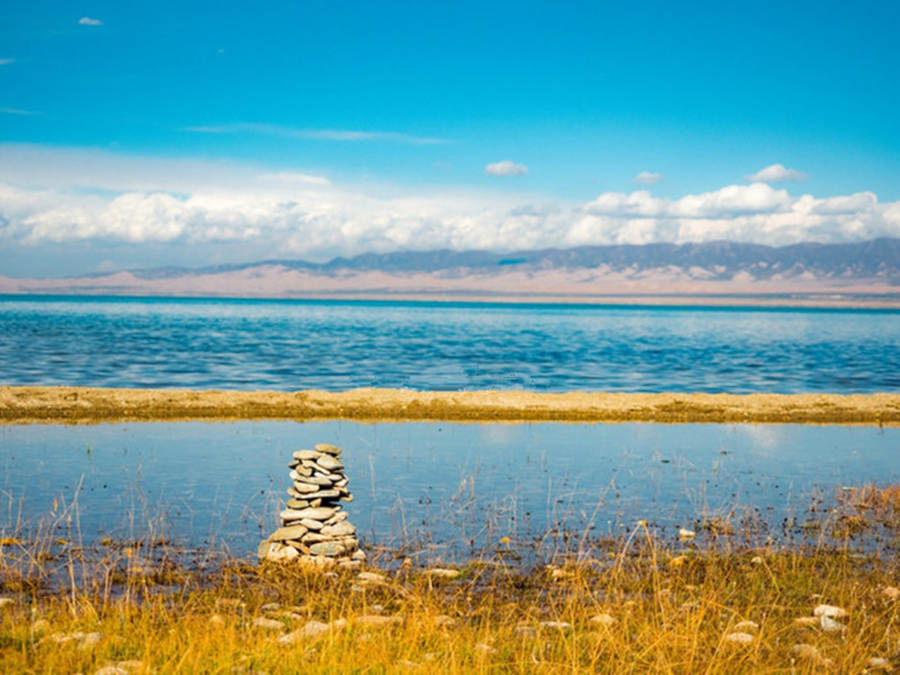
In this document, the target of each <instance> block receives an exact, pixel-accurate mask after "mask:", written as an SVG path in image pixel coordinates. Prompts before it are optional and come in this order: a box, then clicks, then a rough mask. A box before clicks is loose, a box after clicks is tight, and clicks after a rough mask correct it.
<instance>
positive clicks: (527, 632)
mask: <svg viewBox="0 0 900 675" xmlns="http://www.w3.org/2000/svg"><path fill="white" fill-rule="evenodd" d="M516 635H519V636H521V637H529V638H533V637H536V636H537V628H535V627H534V626H529V625H528V624H522V623H520V624H519V625H518V626H516Z"/></svg>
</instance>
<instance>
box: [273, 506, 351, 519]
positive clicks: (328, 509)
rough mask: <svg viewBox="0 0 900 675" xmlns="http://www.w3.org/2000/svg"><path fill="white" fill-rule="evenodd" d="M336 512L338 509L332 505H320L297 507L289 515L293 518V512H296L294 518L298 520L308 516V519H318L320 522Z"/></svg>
mask: <svg viewBox="0 0 900 675" xmlns="http://www.w3.org/2000/svg"><path fill="white" fill-rule="evenodd" d="M337 512H338V509H336V508H335V507H333V506H322V507H319V508H314V507H310V508H306V509H299V510H297V511H293V513H292V514H291V517H292V518H293V514H294V513H296V514H297V517H296V520H300V519H301V518H309V519H310V520H318V521H320V522H324V521H326V520H328V519H329V518H331V517H332V516H333V515H334V514H335V513H337ZM282 517H284V516H282Z"/></svg>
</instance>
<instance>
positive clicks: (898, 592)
mask: <svg viewBox="0 0 900 675" xmlns="http://www.w3.org/2000/svg"><path fill="white" fill-rule="evenodd" d="M881 593H882V595H884V597H886V598H887V599H888V600H900V588H897V587H896V586H885V587H884V588H883V589H882V591H881Z"/></svg>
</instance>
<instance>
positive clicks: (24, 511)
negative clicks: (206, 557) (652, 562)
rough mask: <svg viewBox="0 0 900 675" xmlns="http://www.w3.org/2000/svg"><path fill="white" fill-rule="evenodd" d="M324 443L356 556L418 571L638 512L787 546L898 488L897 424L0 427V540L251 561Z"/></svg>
mask: <svg viewBox="0 0 900 675" xmlns="http://www.w3.org/2000/svg"><path fill="white" fill-rule="evenodd" d="M317 442H333V443H337V444H338V445H341V446H342V447H343V448H344V463H345V465H346V470H347V475H348V477H349V478H350V485H349V487H350V489H351V490H352V491H353V494H354V500H353V501H352V502H349V503H347V504H346V505H345V508H346V509H347V510H348V511H349V513H350V520H351V521H352V522H353V523H354V524H355V525H356V526H357V528H358V530H359V532H360V535H361V538H362V542H363V545H364V547H366V548H367V549H369V550H371V549H372V547H373V546H377V545H387V546H394V545H404V546H406V547H407V549H408V550H409V551H410V552H411V554H412V555H414V556H416V557H418V558H420V559H423V560H425V561H429V562H433V561H436V560H443V561H451V560H457V559H460V558H463V557H465V556H466V555H467V554H469V553H470V552H471V551H472V550H473V549H474V550H475V551H478V550H484V549H485V547H490V546H491V545H496V543H497V542H498V541H499V540H500V538H503V537H510V538H511V539H512V540H513V542H515V543H518V542H522V541H530V542H534V541H538V542H539V548H540V549H541V550H540V552H539V555H546V554H547V553H548V550H549V551H550V552H552V551H553V550H555V548H556V547H557V546H560V545H562V544H561V543H560V541H559V540H558V539H556V538H554V537H553V536H548V533H551V532H553V531H556V532H562V531H566V532H574V533H576V534H581V535H584V536H587V537H589V538H590V539H591V540H597V539H598V538H604V537H607V538H608V537H620V536H622V535H624V534H627V532H628V531H629V529H630V528H633V527H634V524H635V522H636V521H638V520H647V521H648V522H649V523H650V526H651V528H653V529H654V530H655V531H657V532H659V533H660V535H661V536H662V537H664V538H667V539H668V540H669V541H677V532H678V528H679V527H693V528H697V530H698V531H699V530H700V528H699V525H700V524H701V522H702V521H703V519H704V518H723V519H725V520H727V521H729V522H730V523H732V524H733V525H734V526H735V528H736V530H738V538H741V537H744V536H749V537H750V541H751V543H761V542H766V541H769V540H771V542H772V543H773V544H774V545H779V544H790V543H792V541H793V540H794V538H796V537H801V538H802V537H804V536H808V534H804V533H803V529H802V524H803V523H804V521H805V520H806V519H807V518H808V517H810V516H811V515H812V512H811V511H810V508H818V514H817V515H818V516H821V515H822V513H823V510H822V509H823V507H824V508H829V507H830V505H832V504H833V503H834V499H835V496H836V495H837V494H839V493H840V491H841V488H842V487H844V486H861V485H863V484H866V483H877V484H879V485H884V484H890V483H896V482H897V481H900V429H898V428H887V429H878V428H874V427H837V426H802V425H765V426H763V425H690V424H688V425H659V424H583V425H581V424H580V425H572V424H554V423H540V424H519V425H506V424H450V423H390V424H387V423H385V424H361V423H354V422H341V421H333V422H309V423H298V422H281V421H278V422H274V421H269V422H266V421H252V422H251V421H247V422H234V423H202V422H176V423H139V424H100V425H96V426H74V427H73V426H54V425H30V426H29V425H13V426H0V467H2V470H0V477H2V482H0V535H9V534H11V533H13V532H16V531H35V530H37V529H38V528H39V526H40V525H41V524H44V525H46V524H48V523H52V522H56V530H55V534H57V535H59V536H62V537H64V538H67V539H69V540H72V539H74V540H76V541H79V542H84V543H86V544H87V543H90V542H94V541H97V540H98V539H99V538H101V537H104V536H113V537H120V538H136V539H144V538H145V537H147V535H148V534H149V535H153V536H158V535H160V534H163V533H164V534H165V535H166V536H168V537H170V538H172V539H173V540H174V541H175V542H177V543H178V544H179V545H181V546H187V547H192V548H200V549H207V548H210V549H219V548H222V547H224V548H226V549H227V550H229V551H231V552H232V553H235V554H238V555H245V554H248V553H249V552H252V551H254V550H255V546H256V543H257V542H258V540H259V539H260V538H262V537H264V536H266V535H268V534H269V533H271V532H272V531H273V530H274V528H275V527H276V526H277V525H278V522H277V514H278V512H279V510H280V509H281V508H282V505H283V500H284V499H286V497H287V495H286V489H287V488H288V487H289V485H290V479H289V477H288V468H287V463H288V461H289V458H290V455H291V452H292V451H293V450H296V449H299V448H302V447H311V446H312V445H314V444H315V443H317ZM73 502H77V506H78V508H77V509H72V510H70V511H68V512H67V513H68V517H63V518H60V516H61V515H62V514H64V513H65V508H64V505H66V504H71V503H73ZM54 504H55V507H54ZM73 514H77V517H76V516H75V515H73ZM746 524H749V525H750V526H751V527H750V528H749V529H748V528H744V527H742V525H746ZM748 533H749V534H748ZM877 534H878V533H877V532H875V533H874V535H877ZM812 536H813V538H814V539H815V537H816V536H818V535H817V534H816V533H813V534H812ZM703 537H704V534H703V532H700V540H698V541H700V542H701V543H702V540H703ZM897 544H898V542H897V541H896V535H895V534H894V535H890V533H888V534H887V536H886V539H885V540H884V541H881V542H879V541H878V540H877V536H876V537H875V539H873V540H871V541H870V542H869V543H868V544H867V545H866V546H867V547H868V548H870V549H871V548H873V547H874V548H875V549H877V550H881V551H883V552H894V553H896V552H897V551H896V547H897ZM569 545H571V542H570V543H569Z"/></svg>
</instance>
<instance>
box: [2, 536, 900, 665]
mask: <svg viewBox="0 0 900 675" xmlns="http://www.w3.org/2000/svg"><path fill="white" fill-rule="evenodd" d="M29 546H30V544H29V543H24V542H20V543H16V544H8V545H7V546H6V547H5V548H4V550H5V551H6V553H5V554H4V556H5V557H4V560H5V561H7V560H10V561H11V560H12V559H13V558H12V556H13V553H12V551H11V549H15V550H16V551H18V552H19V554H22V553H23V552H25V551H26V549H28V547H29ZM32 553H34V552H32ZM140 557H141V556H140V553H139V551H136V550H135V548H134V547H114V548H109V549H107V554H106V557H105V560H104V562H103V564H100V563H98V562H96V561H95V562H93V563H91V565H92V567H91V570H92V571H93V572H94V573H95V574H94V576H93V577H89V576H85V575H84V574H83V573H82V574H79V573H75V572H73V574H72V575H71V579H64V580H63V581H62V583H61V584H60V585H59V586H58V587H52V586H47V585H42V584H40V583H33V584H30V585H29V584H25V585H22V584H18V583H16V582H15V581H14V580H13V583H12V584H9V583H7V582H8V581H9V580H10V579H9V578H8V577H7V576H6V575H5V574H4V576H3V577H2V579H3V586H4V590H3V593H4V596H5V597H6V598H7V599H8V600H6V601H3V602H4V603H5V604H4V605H3V606H2V607H0V671H2V672H48V673H49V672H53V673H58V672H71V673H74V672H82V673H94V672H97V671H98V670H100V669H101V668H104V667H108V666H115V667H118V668H119V669H120V672H136V673H141V672H158V673H167V672H183V673H195V672H213V673H232V672H241V673H243V672H246V673H251V672H269V673H282V672H285V673H287V672H334V673H344V672H407V671H412V672H449V673H457V672H492V673H493V672H549V673H568V672H591V671H600V672H615V673H627V672H672V673H695V672H727V673H734V672H822V671H823V670H824V669H830V670H832V671H833V672H863V670H864V669H866V667H867V664H868V662H869V660H870V659H871V658H873V657H876V658H884V659H887V660H888V664H889V665H890V664H891V663H893V664H895V665H896V664H897V663H898V658H900V591H898V590H897V589H896V588H895V586H896V585H897V583H898V576H897V575H898V562H897V560H896V559H890V560H887V559H885V560H881V559H879V558H877V557H873V556H869V557H866V556H860V555H854V554H852V553H850V552H848V551H840V550H833V549H832V550H827V551H826V550H818V551H809V552H801V551H775V550H743V551H738V552H730V553H723V552H716V551H715V550H707V551H699V552H698V551H694V552H687V553H685V552H684V551H683V550H681V549H680V548H678V549H665V548H661V547H660V544H659V542H658V541H657V540H656V539H655V538H654V536H653V535H652V534H651V532H650V531H648V530H647V529H646V528H645V527H643V526H641V527H638V528H637V529H636V530H635V531H634V534H633V535H632V536H631V537H630V538H629V539H628V540H627V541H622V542H619V543H618V544H616V545H615V546H614V547H613V548H610V550H609V553H608V554H607V556H606V557H604V558H594V559H584V560H581V561H579V562H577V563H576V562H570V563H561V564H560V565H559V566H554V567H547V568H543V567H542V568H535V569H522V568H521V567H519V566H515V565H512V566H511V565H508V564H507V563H506V562H504V559H503V558H502V557H499V556H495V557H493V558H492V559H487V560H481V561H478V562H475V563H471V564H469V565H468V566H465V567H463V568H461V569H460V574H459V576H458V577H456V578H443V577H439V576H435V575H433V574H429V573H428V570H427V569H416V568H414V567H413V566H411V565H404V564H399V565H398V564H393V565H392V568H391V569H387V565H386V564H383V565H380V567H382V568H383V569H381V570H379V568H378V567H379V565H378V563H377V562H376V566H375V567H373V568H369V569H368V570H367V571H369V572H374V573H376V574H381V575H383V579H379V578H377V577H371V578H367V577H366V575H363V577H362V578H361V577H360V576H359V573H360V570H351V569H335V570H333V571H326V570H316V569H308V568H304V567H300V566H297V565H277V564H265V565H260V566H257V565H250V564H247V563H243V562H240V561H230V562H226V563H225V564H224V565H223V566H218V567H216V571H213V572H201V571H196V570H193V571H192V570H190V569H185V568H179V569H177V570H175V569H174V567H173V568H172V569H170V572H175V571H177V574H176V573H172V574H169V575H166V574H157V572H156V571H153V572H147V571H146V570H142V571H136V569H135V568H136V566H135V565H134V563H133V561H134V560H135V559H138V558H140ZM57 562H58V563H60V565H61V568H62V569H66V568H67V566H72V567H73V568H74V567H76V566H75V565H73V563H72V562H71V560H68V561H67V560H66V559H65V558H64V557H63V558H62V559H60V558H58V559H57ZM172 564H173V565H174V563H172ZM103 565H105V567H103ZM5 570H6V571H8V570H9V567H8V566H6V567H5ZM103 579H106V580H107V582H108V583H104V582H103ZM821 604H828V605H833V606H837V607H840V608H841V609H843V610H846V612H847V615H846V616H845V617H836V620H837V621H838V622H839V623H840V624H841V625H842V627H840V628H837V629H835V630H832V631H828V630H825V629H824V628H823V625H822V621H823V620H822V619H820V618H819V617H814V616H813V611H814V608H815V607H816V606H818V605H821ZM604 615H606V616H604ZM598 616H602V617H603V618H602V619H597V618H595V617H598ZM372 617H384V618H380V619H379V618H372ZM259 619H268V621H262V622H259ZM798 620H799V621H798ZM747 621H752V622H754V624H756V626H754V625H753V624H748V623H743V624H742V622H747ZM310 622H320V623H321V624H324V627H322V626H319V629H320V630H321V632H319V633H316V634H313V633H314V629H315V628H316V624H315V623H310ZM260 624H263V625H260ZM829 625H830V624H827V622H826V627H828V626H829ZM831 627H832V628H834V626H831ZM296 631H300V633H297V632H296ZM304 631H306V632H307V633H309V634H308V635H305V636H304V635H302V633H303V632H304ZM732 633H744V634H746V635H747V636H752V637H750V638H748V637H744V638H743V639H745V640H747V639H749V640H750V641H749V642H746V643H744V642H733V641H730V640H729V638H728V637H727V636H728V635H730V634H732ZM291 635H293V636H294V637H295V638H296V639H294V640H293V641H291V638H285V636H291ZM797 645H809V646H808V647H797ZM105 672H109V673H111V672H116V671H112V670H108V671H105Z"/></svg>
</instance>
